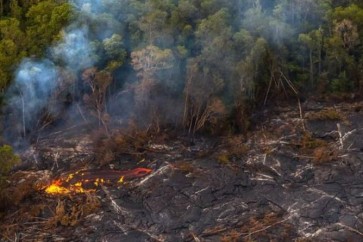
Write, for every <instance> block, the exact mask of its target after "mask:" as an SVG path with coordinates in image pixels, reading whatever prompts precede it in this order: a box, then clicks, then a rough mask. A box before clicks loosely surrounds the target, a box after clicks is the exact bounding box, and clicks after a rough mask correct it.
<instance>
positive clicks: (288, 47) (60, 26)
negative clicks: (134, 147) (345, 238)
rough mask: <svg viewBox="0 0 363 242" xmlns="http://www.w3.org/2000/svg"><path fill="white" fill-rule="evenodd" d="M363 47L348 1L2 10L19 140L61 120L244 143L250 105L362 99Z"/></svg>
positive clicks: (361, 17) (8, 91) (356, 4)
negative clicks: (222, 136) (164, 128)
mask: <svg viewBox="0 0 363 242" xmlns="http://www.w3.org/2000/svg"><path fill="white" fill-rule="evenodd" d="M362 36H363V4H362V3H361V1H353V0H350V1H349V0H345V1H336V0H321V1H313V0H292V1H287V0H228V1H227V0H150V1H142V0H117V1H116V0H71V1H64V0H43V1H42V0H36V1H35V0H34V1H25V0H11V1H4V0H0V89H1V92H2V96H3V97H2V99H3V102H4V103H3V106H5V107H6V108H5V112H6V113H10V114H11V115H10V117H9V118H8V119H9V121H8V122H10V123H12V125H13V126H14V127H15V132H16V133H17V134H18V135H19V136H21V135H23V136H25V135H26V134H27V133H28V132H29V131H30V130H34V129H40V128H41V127H43V126H44V124H46V123H47V122H49V121H50V120H51V121H54V120H57V119H61V118H63V119H64V118H65V117H69V116H71V115H69V113H72V115H73V116H74V114H75V113H76V114H77V115H78V116H79V119H81V120H87V121H89V120H95V121H97V123H98V124H99V125H100V127H103V128H105V130H106V131H107V132H109V131H108V126H110V125H112V123H115V122H116V123H120V122H121V123H122V122H124V123H127V122H129V121H130V120H132V121H133V122H135V124H136V125H138V126H140V127H144V128H150V127H153V128H155V129H158V128H160V126H161V125H165V124H168V125H173V126H174V127H185V128H186V129H187V130H188V131H189V132H190V133H195V132H197V131H198V130H202V129H209V130H215V131H216V130H219V129H224V130H225V129H228V130H230V131H237V132H240V131H245V130H246V129H248V126H249V122H248V115H249V113H250V112H251V110H252V109H253V108H254V107H255V106H259V105H263V104H268V103H269V102H273V101H274V100H277V99H280V98H294V97H296V95H310V94H309V93H312V94H315V95H320V94H327V93H349V92H352V93H353V92H354V93H357V92H359V91H361V88H362V78H363V73H362V72H361V70H362V68H363V61H362V54H363V49H362V43H361V39H362ZM297 93H298V94H297ZM67 115H68V116H67ZM20 117H22V118H20Z"/></svg>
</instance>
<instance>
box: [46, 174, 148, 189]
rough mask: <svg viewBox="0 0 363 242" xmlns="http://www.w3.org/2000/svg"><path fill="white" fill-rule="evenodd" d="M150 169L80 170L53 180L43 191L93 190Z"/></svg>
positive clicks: (120, 181)
mask: <svg viewBox="0 0 363 242" xmlns="http://www.w3.org/2000/svg"><path fill="white" fill-rule="evenodd" d="M151 171H152V170H151V169H147V168H136V169H133V170H128V171H116V170H80V171H76V172H75V173H70V174H68V175H66V176H65V177H61V178H59V179H57V180H54V181H53V182H52V183H51V184H50V185H49V186H48V187H46V188H45V190H44V191H45V192H46V193H48V194H51V195H66V194H71V193H88V192H95V191H96V188H97V187H98V186H100V185H106V184H114V183H115V182H116V183H118V184H122V183H124V181H125V179H133V178H138V177H142V176H146V175H148V174H149V173H151Z"/></svg>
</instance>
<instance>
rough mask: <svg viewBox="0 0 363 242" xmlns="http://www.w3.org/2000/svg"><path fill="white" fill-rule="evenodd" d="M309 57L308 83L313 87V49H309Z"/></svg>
mask: <svg viewBox="0 0 363 242" xmlns="http://www.w3.org/2000/svg"><path fill="white" fill-rule="evenodd" d="M309 59H310V85H311V87H314V67H313V49H310V51H309Z"/></svg>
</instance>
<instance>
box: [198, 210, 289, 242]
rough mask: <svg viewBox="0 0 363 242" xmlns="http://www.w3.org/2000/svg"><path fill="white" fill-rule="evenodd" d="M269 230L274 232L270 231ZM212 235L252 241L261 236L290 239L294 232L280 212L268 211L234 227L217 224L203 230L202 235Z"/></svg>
mask: <svg viewBox="0 0 363 242" xmlns="http://www.w3.org/2000/svg"><path fill="white" fill-rule="evenodd" d="M271 230H274V232H273V233H271ZM212 235H220V236H221V237H220V241H222V242H227V241H228V242H237V241H245V242H252V241H260V240H261V238H262V239H263V240H266V241H290V240H291V238H293V237H294V236H295V232H294V231H293V229H292V225H291V224H289V223H288V222H287V221H286V219H283V218H282V217H281V215H280V214H276V213H273V212H270V213H266V214H264V215H262V216H253V217H251V218H249V219H248V220H247V221H246V222H245V223H243V225H241V226H239V227H238V228H235V229H231V230H228V229H227V228H224V227H221V226H217V227H215V228H211V229H208V230H206V231H205V232H204V236H212ZM277 235H278V237H277Z"/></svg>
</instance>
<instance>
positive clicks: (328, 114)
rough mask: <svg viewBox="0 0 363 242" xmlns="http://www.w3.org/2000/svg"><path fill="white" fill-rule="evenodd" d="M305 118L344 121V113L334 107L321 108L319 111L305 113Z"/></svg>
mask: <svg viewBox="0 0 363 242" xmlns="http://www.w3.org/2000/svg"><path fill="white" fill-rule="evenodd" d="M305 117H306V119H307V120H322V121H323V120H334V121H344V120H345V117H344V115H343V114H342V113H341V112H339V111H338V110H336V109H334V108H327V109H323V110H321V111H319V112H312V113H307V114H306V115H305Z"/></svg>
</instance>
